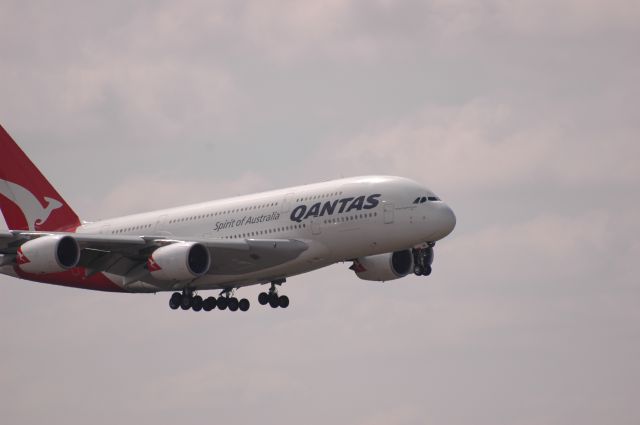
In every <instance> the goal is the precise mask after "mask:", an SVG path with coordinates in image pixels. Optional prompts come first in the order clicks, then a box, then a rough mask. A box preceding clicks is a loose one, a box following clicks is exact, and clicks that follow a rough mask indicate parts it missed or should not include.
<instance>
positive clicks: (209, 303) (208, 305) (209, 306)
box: [202, 297, 216, 311]
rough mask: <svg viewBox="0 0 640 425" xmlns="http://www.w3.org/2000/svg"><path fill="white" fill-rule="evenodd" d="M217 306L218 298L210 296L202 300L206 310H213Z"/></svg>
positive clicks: (203, 307)
mask: <svg viewBox="0 0 640 425" xmlns="http://www.w3.org/2000/svg"><path fill="white" fill-rule="evenodd" d="M214 308H216V299H215V298H214V297H209V298H207V299H205V300H204V301H203V302H202V309H203V310H204V311H211V310H213V309H214Z"/></svg>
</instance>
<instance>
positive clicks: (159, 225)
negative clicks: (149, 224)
mask: <svg viewBox="0 0 640 425" xmlns="http://www.w3.org/2000/svg"><path fill="white" fill-rule="evenodd" d="M167 217H168V215H167V214H163V215H161V216H160V217H158V220H156V225H155V226H154V228H153V230H154V232H155V233H156V234H159V235H170V234H171V233H170V232H168V231H167V230H164V229H163V228H164V227H165V224H166V223H167Z"/></svg>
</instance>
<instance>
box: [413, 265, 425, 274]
mask: <svg viewBox="0 0 640 425" xmlns="http://www.w3.org/2000/svg"><path fill="white" fill-rule="evenodd" d="M413 273H414V274H415V275H416V276H422V274H423V273H424V270H423V269H422V267H421V266H415V267H414V268H413Z"/></svg>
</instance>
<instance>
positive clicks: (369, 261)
mask: <svg viewBox="0 0 640 425" xmlns="http://www.w3.org/2000/svg"><path fill="white" fill-rule="evenodd" d="M350 269H351V270H353V271H354V272H356V274H357V275H358V277H359V278H360V279H364V280H375V281H387V280H394V279H398V278H401V277H405V276H406V275H408V274H409V273H411V272H412V271H413V253H412V252H411V250H410V249H406V250H404V251H396V252H388V253H386V254H378V255H370V256H368V257H362V258H357V259H355V260H354V261H353V265H352V266H351V267H350Z"/></svg>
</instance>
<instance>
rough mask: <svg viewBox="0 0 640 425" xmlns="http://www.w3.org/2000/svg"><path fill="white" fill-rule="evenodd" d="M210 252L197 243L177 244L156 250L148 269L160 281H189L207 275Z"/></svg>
mask: <svg viewBox="0 0 640 425" xmlns="http://www.w3.org/2000/svg"><path fill="white" fill-rule="evenodd" d="M210 266H211V256H210V255H209V250H208V249H207V248H205V247H204V245H202V244H199V243H197V242H176V243H173V244H171V245H167V246H163V247H162V248H158V249H156V250H155V251H154V252H153V254H151V257H149V259H148V260H147V269H148V270H149V272H150V273H151V275H152V276H153V277H155V278H156V279H159V280H189V279H195V278H197V277H200V276H202V275H204V274H205V273H207V272H208V271H209V267H210Z"/></svg>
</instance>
